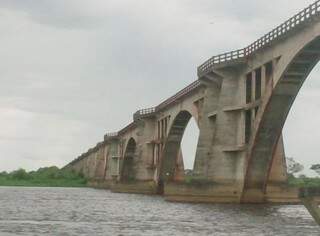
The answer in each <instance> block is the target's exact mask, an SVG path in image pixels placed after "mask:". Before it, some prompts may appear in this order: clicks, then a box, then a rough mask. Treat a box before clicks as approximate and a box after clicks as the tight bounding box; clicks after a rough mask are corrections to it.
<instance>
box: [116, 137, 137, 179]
mask: <svg viewBox="0 0 320 236" xmlns="http://www.w3.org/2000/svg"><path fill="white" fill-rule="evenodd" d="M136 148H137V143H136V141H135V140H134V139H133V138H130V139H129V141H128V143H127V146H126V149H125V153H124V156H123V164H122V169H121V178H120V179H121V181H122V182H129V181H133V180H135V178H136V173H135V164H134V162H135V156H136Z"/></svg>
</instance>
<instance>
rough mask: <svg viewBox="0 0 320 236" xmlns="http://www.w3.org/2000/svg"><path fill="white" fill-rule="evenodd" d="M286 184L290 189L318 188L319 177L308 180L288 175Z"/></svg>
mask: <svg viewBox="0 0 320 236" xmlns="http://www.w3.org/2000/svg"><path fill="white" fill-rule="evenodd" d="M288 184H289V186H290V187H298V188H302V187H305V188H310V187H320V178H319V177H315V178H310V177H306V176H304V175H300V176H299V177H295V176H294V175H293V174H289V178H288Z"/></svg>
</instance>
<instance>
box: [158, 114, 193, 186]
mask: <svg viewBox="0 0 320 236" xmlns="http://www.w3.org/2000/svg"><path fill="white" fill-rule="evenodd" d="M192 117H193V116H192V114H191V113H190V112H189V111H186V110H183V111H180V112H179V113H178V115H177V116H176V117H175V119H174V120H173V122H172V125H171V127H170V130H169V133H168V136H167V138H166V140H165V144H164V147H163V151H162V158H161V162H160V171H159V175H158V182H159V187H160V188H162V187H163V184H164V182H167V181H173V180H175V179H181V178H183V175H184V166H183V158H182V152H181V142H182V138H183V135H184V132H185V130H186V127H187V126H188V123H189V121H190V119H191V118H192ZM195 120H196V118H195Z"/></svg>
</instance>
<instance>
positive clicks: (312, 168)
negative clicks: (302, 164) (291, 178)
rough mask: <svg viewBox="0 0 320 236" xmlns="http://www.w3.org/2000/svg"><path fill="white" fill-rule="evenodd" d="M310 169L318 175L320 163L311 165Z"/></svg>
mask: <svg viewBox="0 0 320 236" xmlns="http://www.w3.org/2000/svg"><path fill="white" fill-rule="evenodd" d="M310 170H314V171H315V172H316V173H317V174H318V175H320V164H316V165H312V166H311V167H310Z"/></svg>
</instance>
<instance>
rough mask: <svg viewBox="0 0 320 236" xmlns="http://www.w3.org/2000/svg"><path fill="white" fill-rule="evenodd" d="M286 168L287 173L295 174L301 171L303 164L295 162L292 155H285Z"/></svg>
mask: <svg viewBox="0 0 320 236" xmlns="http://www.w3.org/2000/svg"><path fill="white" fill-rule="evenodd" d="M287 168H288V173H289V174H296V173H298V172H301V171H303V169H304V166H303V165H301V164H300V163H298V162H296V161H295V160H294V159H293V158H292V157H287Z"/></svg>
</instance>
